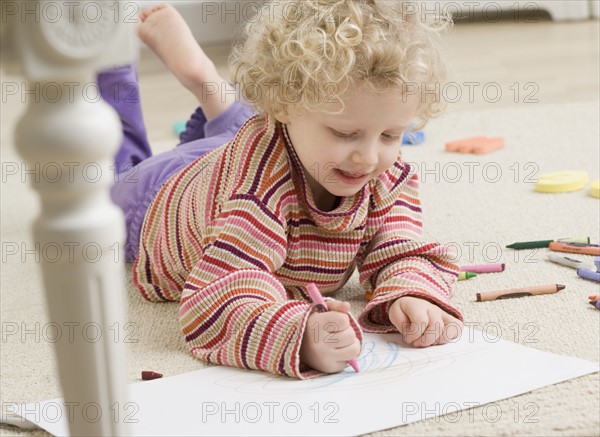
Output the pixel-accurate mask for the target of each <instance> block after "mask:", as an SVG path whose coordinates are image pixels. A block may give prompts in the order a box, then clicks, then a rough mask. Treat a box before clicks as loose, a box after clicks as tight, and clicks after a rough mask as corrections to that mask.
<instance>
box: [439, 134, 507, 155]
mask: <svg viewBox="0 0 600 437" xmlns="http://www.w3.org/2000/svg"><path fill="white" fill-rule="evenodd" d="M445 147H446V152H458V153H476V154H484V153H490V152H493V151H495V150H498V149H501V148H502V147H504V138H503V137H485V136H481V137H472V138H464V139H462V140H455V141H450V142H448V143H446V146H445Z"/></svg>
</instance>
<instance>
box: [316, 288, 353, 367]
mask: <svg viewBox="0 0 600 437" xmlns="http://www.w3.org/2000/svg"><path fill="white" fill-rule="evenodd" d="M306 291H308V295H309V296H310V298H311V300H312V301H313V303H314V304H315V305H316V306H317V308H319V311H329V308H327V302H325V300H324V299H323V296H321V292H320V291H319V289H318V288H317V286H316V285H315V283H314V282H311V283H310V284H308V285H307V286H306ZM348 364H349V365H350V366H351V367H352V368H353V369H354V371H355V372H356V373H358V362H357V361H356V358H352V359H351V360H348Z"/></svg>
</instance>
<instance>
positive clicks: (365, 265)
mask: <svg viewBox="0 0 600 437" xmlns="http://www.w3.org/2000/svg"><path fill="white" fill-rule="evenodd" d="M421 230H422V222H421V205H420V201H419V198H418V178H417V175H416V174H413V175H412V177H411V178H410V180H409V181H407V182H406V184H405V190H404V191H403V193H402V194H401V195H400V196H399V197H398V198H397V199H396V201H395V203H394V204H393V206H392V207H391V208H390V210H389V212H388V213H387V214H386V219H385V221H384V223H383V225H382V226H381V227H380V228H379V229H378V230H377V231H376V232H375V234H374V237H373V238H372V240H371V241H370V242H369V244H368V245H367V247H366V250H365V254H364V255H363V256H362V257H360V262H359V263H358V271H359V281H360V283H361V285H362V286H363V288H364V289H365V299H366V300H367V301H368V303H367V305H366V306H365V308H364V309H363V311H362V312H361V314H360V316H359V323H360V325H361V326H362V328H363V329H365V331H368V332H380V333H389V332H397V329H396V328H395V326H394V325H393V324H392V323H391V321H390V319H389V316H388V309H389V307H390V305H391V304H392V303H393V302H394V301H395V300H396V299H398V298H399V297H402V296H415V297H420V298H422V299H425V300H427V301H429V302H431V303H433V304H436V305H438V306H439V307H440V308H442V309H443V310H444V311H446V312H448V313H449V314H451V315H453V316H454V317H457V318H459V319H460V320H462V315H461V313H460V312H459V311H458V310H457V309H456V308H454V307H453V306H452V305H450V303H449V299H450V297H451V295H452V291H451V290H452V285H453V283H454V282H455V281H456V279H457V276H458V271H459V267H458V266H457V265H456V264H454V263H453V262H452V259H453V254H452V253H450V251H449V250H448V248H446V247H444V246H442V245H440V244H439V243H426V242H421V241H418V240H419V238H420V236H421Z"/></svg>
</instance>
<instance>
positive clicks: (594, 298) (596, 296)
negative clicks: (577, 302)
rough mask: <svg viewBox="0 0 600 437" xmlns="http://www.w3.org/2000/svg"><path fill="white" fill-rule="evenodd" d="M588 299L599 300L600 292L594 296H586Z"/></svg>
mask: <svg viewBox="0 0 600 437" xmlns="http://www.w3.org/2000/svg"><path fill="white" fill-rule="evenodd" d="M588 299H589V300H600V294H597V295H595V296H588Z"/></svg>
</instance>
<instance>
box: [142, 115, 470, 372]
mask: <svg viewBox="0 0 600 437" xmlns="http://www.w3.org/2000/svg"><path fill="white" fill-rule="evenodd" d="M420 235H421V207H420V202H419V198H418V179H417V175H416V174H415V172H414V169H413V168H412V167H411V166H410V165H408V164H407V163H403V162H402V160H401V158H400V156H399V157H398V160H397V161H396V162H395V163H394V165H393V166H391V167H390V168H389V169H388V170H387V171H386V172H385V173H383V174H382V175H380V176H379V177H378V178H376V179H373V180H371V181H369V182H368V183H367V184H366V185H365V186H364V187H363V189H362V190H361V191H359V192H358V193H356V194H355V195H354V196H347V197H342V198H340V202H339V205H338V206H337V207H336V208H335V209H333V210H332V211H328V212H324V211H321V210H320V209H318V208H317V207H316V204H315V199H314V198H313V194H312V191H311V189H310V188H309V185H308V181H307V180H306V177H305V175H304V172H303V169H302V164H301V162H300V160H299V158H298V156H297V155H296V152H295V151H294V148H293V146H292V144H291V142H290V140H289V137H288V136H287V131H286V129H285V126H284V125H281V124H280V123H279V122H277V121H276V120H275V119H273V118H271V117H267V116H255V117H253V118H251V119H250V120H248V122H246V123H245V124H244V126H242V128H241V129H240V130H239V132H238V133H237V134H236V135H235V137H234V138H233V139H232V140H231V141H230V142H229V143H227V144H225V145H223V146H221V147H219V148H217V149H215V150H213V151H212V152H209V153H207V154H205V155H203V156H202V157H201V158H199V159H197V160H196V161H194V162H192V163H191V164H190V165H188V166H187V167H185V168H184V169H183V170H181V171H180V172H178V173H176V174H174V175H173V176H172V177H171V178H170V179H169V180H168V181H167V182H166V183H165V185H163V187H162V188H161V189H160V191H159V192H158V194H157V195H156V198H155V199H154V200H153V202H152V204H151V205H150V207H149V208H148V211H147V212H146V216H145V219H144V223H143V226H142V230H141V236H140V250H139V254H138V257H137V259H136V262H135V265H134V284H135V286H136V287H137V288H138V289H139V291H140V292H141V293H142V295H143V297H144V298H145V299H147V300H149V301H180V307H179V320H180V324H181V329H182V331H183V335H184V338H185V341H186V342H187V344H188V346H189V347H190V350H191V352H192V354H193V355H195V356H196V357H198V358H200V359H202V360H205V361H209V362H211V363H216V364H221V365H227V366H235V367H239V368H243V369H259V370H263V371H267V372H271V373H275V374H279V375H285V376H291V377H296V378H301V379H304V378H310V377H313V376H316V375H318V374H319V372H317V371H315V370H313V369H310V368H308V367H307V366H304V365H303V364H301V363H300V359H299V351H300V345H301V341H302V336H303V333H304V330H305V329H307V327H306V324H307V320H308V316H309V315H310V314H311V313H312V311H314V307H313V306H312V305H311V303H310V299H309V297H308V294H307V292H306V291H305V287H306V285H307V284H308V283H310V282H314V283H315V284H316V285H317V286H318V287H319V289H320V290H321V292H322V293H323V295H325V296H327V295H331V294H332V293H334V292H335V291H337V290H339V289H341V288H342V287H343V286H344V285H345V284H346V283H347V281H348V279H349V278H350V276H351V275H352V274H353V272H354V271H355V268H357V269H358V273H359V281H360V283H361V285H362V287H363V289H364V296H365V300H366V301H367V304H366V306H365V307H364V309H363V310H362V312H361V313H360V315H359V316H358V321H357V320H355V319H354V318H353V317H351V326H352V328H353V329H354V330H355V332H356V334H357V336H358V338H359V340H361V342H362V331H361V328H362V329H364V330H366V331H369V332H380V333H389V332H397V329H396V328H395V327H394V325H393V324H392V323H391V322H390V319H389V317H388V313H387V310H388V307H389V305H390V304H391V303H392V302H393V301H394V300H396V299H397V298H398V297H401V296H405V295H411V296H418V297H421V298H424V299H426V300H428V301H430V302H432V303H434V304H436V305H438V306H439V307H441V308H442V309H443V310H445V311H447V312H448V313H450V314H452V315H454V316H455V317H457V318H459V319H461V320H462V316H461V314H460V312H459V311H458V310H457V309H456V308H454V307H453V306H451V305H450V304H449V303H448V299H449V298H450V296H451V287H452V284H453V283H454V281H455V280H456V278H457V275H458V266H456V265H455V264H454V263H453V262H452V261H451V254H450V253H448V251H447V249H446V248H445V247H443V246H441V245H440V244H438V243H424V242H420V241H418V239H419V237H420Z"/></svg>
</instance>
